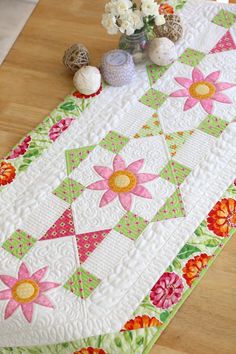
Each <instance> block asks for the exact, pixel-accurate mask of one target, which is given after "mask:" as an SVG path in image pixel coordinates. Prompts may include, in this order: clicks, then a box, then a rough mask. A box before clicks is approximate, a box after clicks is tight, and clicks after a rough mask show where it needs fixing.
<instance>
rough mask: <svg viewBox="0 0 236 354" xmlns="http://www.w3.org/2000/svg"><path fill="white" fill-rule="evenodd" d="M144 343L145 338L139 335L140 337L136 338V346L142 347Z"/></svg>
mask: <svg viewBox="0 0 236 354" xmlns="http://www.w3.org/2000/svg"><path fill="white" fill-rule="evenodd" d="M143 342H144V338H143V336H141V335H139V336H138V337H137V338H136V344H137V345H142V344H143Z"/></svg>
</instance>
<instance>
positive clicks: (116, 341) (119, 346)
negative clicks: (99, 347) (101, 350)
mask: <svg viewBox="0 0 236 354" xmlns="http://www.w3.org/2000/svg"><path fill="white" fill-rule="evenodd" d="M115 345H116V346H117V347H118V348H121V347H122V343H121V339H120V337H116V338H115Z"/></svg>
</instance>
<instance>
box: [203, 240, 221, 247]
mask: <svg viewBox="0 0 236 354" xmlns="http://www.w3.org/2000/svg"><path fill="white" fill-rule="evenodd" d="M219 243H220V242H219V241H218V240H216V239H215V238H212V239H210V240H206V241H205V242H204V245H205V246H207V247H217V246H218V245H219Z"/></svg>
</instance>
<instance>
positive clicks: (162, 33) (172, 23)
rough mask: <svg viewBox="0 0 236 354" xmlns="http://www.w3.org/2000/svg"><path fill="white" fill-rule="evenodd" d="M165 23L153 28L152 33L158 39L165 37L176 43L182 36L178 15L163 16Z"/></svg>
mask: <svg viewBox="0 0 236 354" xmlns="http://www.w3.org/2000/svg"><path fill="white" fill-rule="evenodd" d="M165 20H166V23H165V24H164V25H161V26H155V28H154V32H155V34H156V36H157V37H158V38H160V37H167V38H168V39H170V40H171V41H172V42H174V43H175V42H177V41H178V40H179V39H180V38H181V37H182V35H183V26H182V24H181V19H180V17H179V16H178V15H171V14H169V15H165Z"/></svg>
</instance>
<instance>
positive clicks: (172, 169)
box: [159, 160, 191, 186]
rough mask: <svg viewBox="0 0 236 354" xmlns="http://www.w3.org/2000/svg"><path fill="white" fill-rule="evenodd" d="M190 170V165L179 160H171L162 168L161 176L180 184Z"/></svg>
mask: <svg viewBox="0 0 236 354" xmlns="http://www.w3.org/2000/svg"><path fill="white" fill-rule="evenodd" d="M190 172H191V169H190V168H189V167H187V166H184V165H182V164H181V163H179V162H177V161H174V160H170V161H169V162H168V163H167V165H165V167H164V168H163V169H162V170H161V172H160V175H159V176H160V177H161V178H163V179H165V180H166V181H168V182H170V183H173V184H176V185H178V186H180V185H181V184H182V183H183V181H184V180H185V178H186V177H187V176H188V175H189V173H190Z"/></svg>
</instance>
